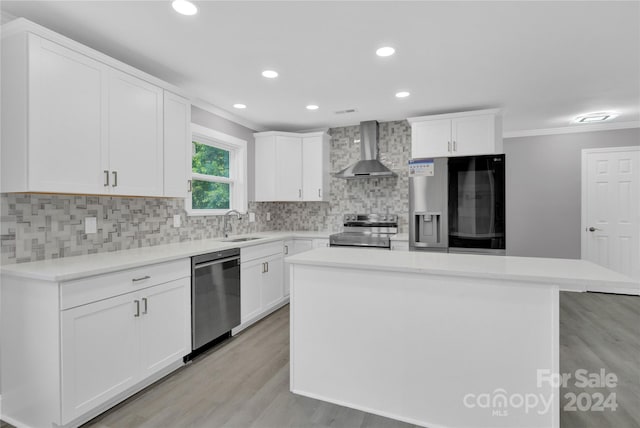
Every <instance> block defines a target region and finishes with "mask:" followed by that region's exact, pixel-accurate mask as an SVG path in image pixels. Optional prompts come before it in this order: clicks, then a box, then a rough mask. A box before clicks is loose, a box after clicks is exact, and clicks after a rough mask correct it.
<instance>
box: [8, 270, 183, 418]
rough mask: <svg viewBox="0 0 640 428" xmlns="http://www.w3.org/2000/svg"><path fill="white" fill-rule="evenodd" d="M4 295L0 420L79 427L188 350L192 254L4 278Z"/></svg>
mask: <svg viewBox="0 0 640 428" xmlns="http://www.w3.org/2000/svg"><path fill="white" fill-rule="evenodd" d="M2 295H3V299H2V302H1V304H2V310H1V311H0V316H1V322H0V328H1V329H2V347H1V349H0V350H1V352H2V358H1V362H2V366H1V373H0V379H2V419H3V420H6V421H8V422H9V423H11V424H12V425H15V426H32V427H40V426H79V425H81V424H82V423H84V422H86V421H87V420H89V419H91V418H93V417H95V416H97V415H98V414H99V413H101V412H102V411H104V410H106V409H107V408H109V407H111V406H112V405H114V404H116V403H117V402H118V401H121V400H123V399H125V398H126V397H127V396H129V395H131V394H133V393H135V392H137V391H138V390H140V389H142V388H144V387H145V386H147V385H149V384H151V383H152V382H154V381H155V380H157V379H159V378H160V377H162V376H164V375H166V374H167V373H169V372H170V371H172V370H174V369H176V368H178V367H180V366H181V365H183V361H182V358H183V357H184V356H185V355H187V354H188V353H189V352H191V299H190V296H191V263H190V259H183V260H178V261H173V262H165V263H162V264H156V265H149V266H142V267H139V268H135V269H129V270H124V271H119V272H114V273H109V274H104V275H97V276H93V277H88V278H84V279H78V280H73V281H66V282H55V281H42V280H33V279H28V278H17V277H8V276H4V275H3V276H2ZM5 296H6V298H5ZM27 315H28V316H27Z"/></svg>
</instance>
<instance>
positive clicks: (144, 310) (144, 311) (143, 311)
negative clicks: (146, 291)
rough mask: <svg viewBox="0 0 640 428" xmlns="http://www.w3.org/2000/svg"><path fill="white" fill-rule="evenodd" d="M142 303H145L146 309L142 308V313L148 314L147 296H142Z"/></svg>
mask: <svg viewBox="0 0 640 428" xmlns="http://www.w3.org/2000/svg"><path fill="white" fill-rule="evenodd" d="M142 304H143V305H144V309H143V310H142V315H146V314H147V298H146V297H143V298H142Z"/></svg>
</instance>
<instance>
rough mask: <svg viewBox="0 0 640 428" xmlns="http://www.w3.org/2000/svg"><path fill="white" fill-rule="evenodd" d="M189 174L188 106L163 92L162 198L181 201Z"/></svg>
mask: <svg viewBox="0 0 640 428" xmlns="http://www.w3.org/2000/svg"><path fill="white" fill-rule="evenodd" d="M190 171H191V103H190V102H189V100H188V99H186V98H183V97H181V96H179V95H176V94H173V93H171V92H168V91H164V196H169V197H174V198H182V197H185V196H186V195H187V193H188V191H189V186H188V182H189V172H190Z"/></svg>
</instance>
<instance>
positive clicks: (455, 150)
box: [453, 140, 458, 152]
mask: <svg viewBox="0 0 640 428" xmlns="http://www.w3.org/2000/svg"><path fill="white" fill-rule="evenodd" d="M453 151H454V152H457V151H458V149H457V148H456V140H453Z"/></svg>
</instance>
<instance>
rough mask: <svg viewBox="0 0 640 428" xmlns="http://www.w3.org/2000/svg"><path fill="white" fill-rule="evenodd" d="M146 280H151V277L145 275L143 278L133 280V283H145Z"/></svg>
mask: <svg viewBox="0 0 640 428" xmlns="http://www.w3.org/2000/svg"><path fill="white" fill-rule="evenodd" d="M145 279H151V277H150V276H149V275H145V276H141V277H140V278H133V279H132V280H131V281H133V282H138V281H144V280H145Z"/></svg>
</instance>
